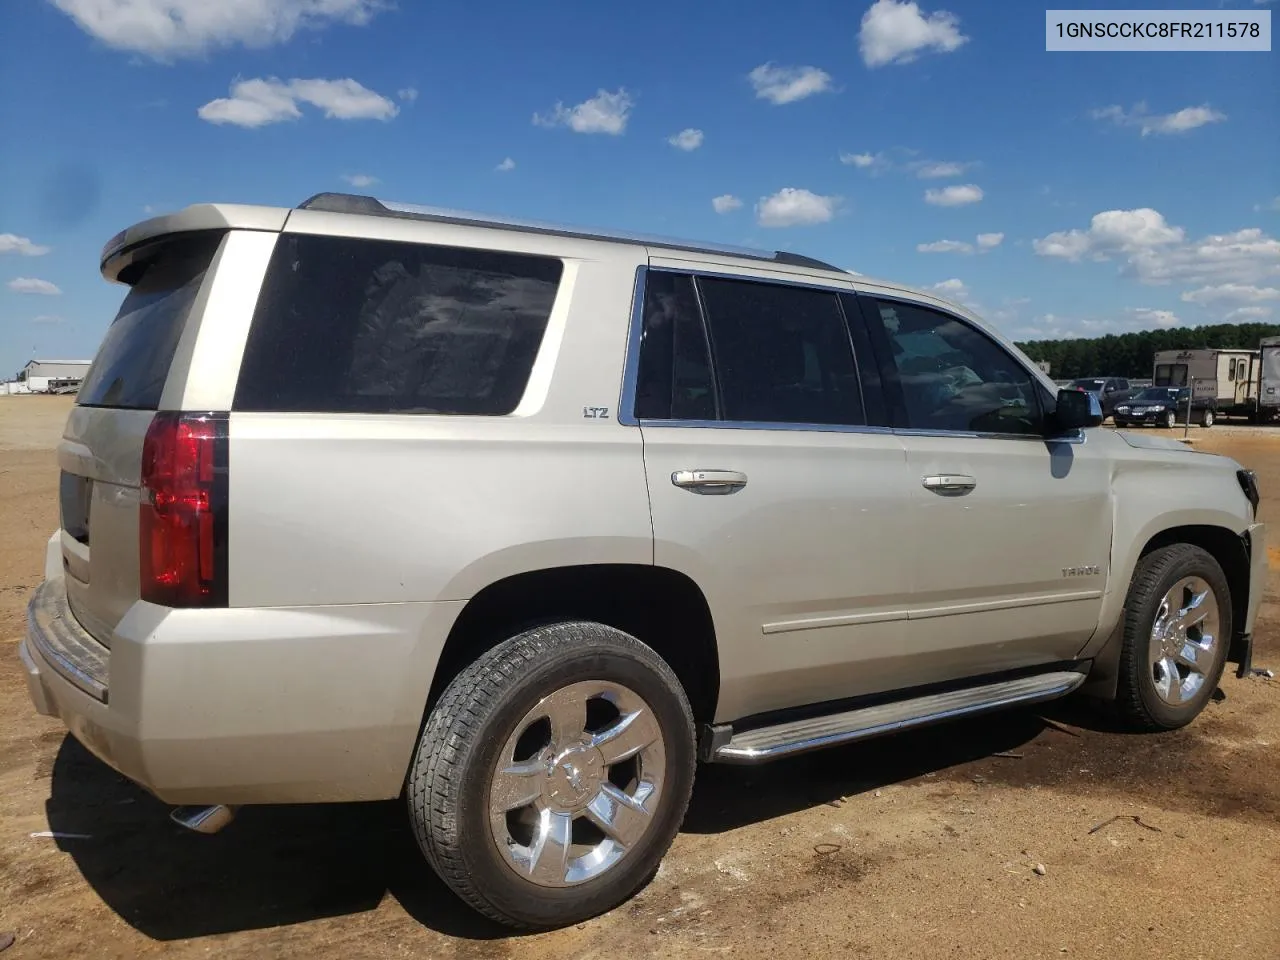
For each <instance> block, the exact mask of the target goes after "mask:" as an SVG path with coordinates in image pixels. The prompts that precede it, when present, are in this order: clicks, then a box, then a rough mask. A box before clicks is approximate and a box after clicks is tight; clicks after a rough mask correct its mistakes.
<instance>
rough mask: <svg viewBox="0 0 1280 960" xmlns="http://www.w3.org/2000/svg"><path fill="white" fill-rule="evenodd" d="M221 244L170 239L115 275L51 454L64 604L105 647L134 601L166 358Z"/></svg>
mask: <svg viewBox="0 0 1280 960" xmlns="http://www.w3.org/2000/svg"><path fill="white" fill-rule="evenodd" d="M223 235H224V234H223V232H221V231H219V232H202V233H198V234H188V235H184V236H179V237H171V238H168V239H166V240H165V241H163V242H161V243H158V244H155V245H153V246H152V247H151V248H149V249H148V250H146V251H145V252H143V253H142V254H141V255H136V256H135V257H134V259H133V261H132V262H131V263H130V265H129V267H128V268H127V269H126V270H125V271H124V272H122V274H121V276H120V279H121V280H122V281H123V282H125V283H127V284H128V285H129V292H128V294H127V295H126V296H125V298H124V303H123V304H121V306H120V310H119V312H118V313H117V314H116V317H115V319H114V320H113V321H112V323H111V326H110V327H109V328H108V329H107V333H106V336H105V337H104V338H103V341H102V345H101V346H100V347H99V348H98V353H97V356H96V357H95V359H94V361H93V365H92V366H91V367H90V368H89V373H88V375H87V376H86V377H85V380H84V383H83V384H82V385H81V388H80V392H79V395H78V397H77V400H76V406H75V408H74V409H73V410H72V413H71V415H70V417H69V418H68V421H67V426H66V429H65V431H64V434H63V440H62V443H61V444H60V445H59V447H58V466H59V469H60V471H61V476H60V479H59V506H60V514H61V527H62V531H61V541H62V561H63V570H64V573H65V575H66V585H67V599H68V601H69V603H70V606H71V611H72V613H73V614H74V615H75V617H76V619H77V620H79V622H80V624H81V625H82V626H83V627H84V628H85V629H86V630H87V631H89V633H91V634H93V636H94V637H95V638H96V639H97V640H98V641H99V642H101V643H103V644H104V645H106V646H110V644H111V637H112V632H113V631H114V629H115V627H116V625H117V624H118V623H119V622H120V620H121V618H123V616H124V615H125V613H126V612H127V611H128V610H129V608H130V607H131V606H132V605H133V604H134V603H135V602H136V601H137V600H138V599H139V596H140V589H139V504H140V500H141V496H142V492H141V475H142V454H143V442H144V440H145V438H146V435H147V430H148V428H149V427H150V426H151V422H152V420H153V418H154V417H155V413H156V411H157V410H158V409H159V408H160V405H161V398H162V396H163V395H164V391H165V385H166V382H167V381H168V380H169V378H170V375H171V373H172V374H174V375H176V376H179V377H180V376H183V375H184V373H183V371H182V370H178V369H174V368H175V367H177V366H181V365H182V364H181V362H179V363H178V364H175V360H174V358H175V356H177V355H179V354H180V350H179V347H180V343H181V341H182V339H183V333H184V331H185V330H186V328H187V325H188V321H189V320H190V319H191V318H192V315H193V312H194V311H193V307H194V305H195V304H196V302H197V298H198V296H199V293H200V289H201V286H202V285H203V284H204V282H205V279H206V275H207V274H208V272H209V266H210V263H211V262H212V260H213V256H214V254H215V252H216V251H217V249H218V244H219V242H220V240H221V238H222V236H223ZM186 352H187V353H189V349H188V350H187V351H186Z"/></svg>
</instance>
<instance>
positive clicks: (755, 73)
mask: <svg viewBox="0 0 1280 960" xmlns="http://www.w3.org/2000/svg"><path fill="white" fill-rule="evenodd" d="M747 76H748V79H750V80H751V85H752V86H753V87H755V91H756V96H757V97H759V98H760V99H761V100H768V101H769V102H770V103H779V104H780V103H792V102H793V101H796V100H803V99H804V98H805V97H811V96H813V95H814V94H815V93H827V92H828V91H830V90H831V89H832V81H831V75H830V74H829V73H827V72H826V71H825V70H819V69H818V68H817V67H808V66H806V67H779V66H775V65H774V64H773V63H762V64H761V65H760V66H758V67H756V68H755V69H754V70H752V71H751V73H749V74H748V75H747Z"/></svg>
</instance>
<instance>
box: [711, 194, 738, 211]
mask: <svg viewBox="0 0 1280 960" xmlns="http://www.w3.org/2000/svg"><path fill="white" fill-rule="evenodd" d="M741 206H742V201H741V200H739V199H738V198H737V197H735V196H734V195H733V194H732V193H722V194H720V196H718V197H712V198H711V207H712V209H714V210H715V212H716V213H731V212H732V211H734V210H737V209H738V208H739V207H741Z"/></svg>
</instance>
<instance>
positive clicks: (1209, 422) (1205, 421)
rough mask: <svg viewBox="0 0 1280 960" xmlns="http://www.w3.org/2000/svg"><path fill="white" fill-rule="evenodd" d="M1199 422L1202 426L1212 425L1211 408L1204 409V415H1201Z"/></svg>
mask: <svg viewBox="0 0 1280 960" xmlns="http://www.w3.org/2000/svg"><path fill="white" fill-rule="evenodd" d="M1200 423H1201V424H1203V425H1204V426H1206V427H1212V426H1213V411H1212V410H1206V411H1205V412H1204V417H1203V418H1201V420H1200Z"/></svg>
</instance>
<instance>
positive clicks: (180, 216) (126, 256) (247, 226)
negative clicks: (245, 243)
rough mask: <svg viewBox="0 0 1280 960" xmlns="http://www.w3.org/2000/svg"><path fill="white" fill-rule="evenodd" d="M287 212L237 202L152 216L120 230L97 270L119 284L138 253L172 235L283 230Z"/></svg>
mask: <svg viewBox="0 0 1280 960" xmlns="http://www.w3.org/2000/svg"><path fill="white" fill-rule="evenodd" d="M288 219H289V211H288V210H287V209H285V208H283V207H257V206H249V205H247V204H240V203H198V204H194V205H193V206H190V207H184V208H183V209H182V210H179V211H178V212H176V213H170V214H166V215H165V216H163V217H153V218H152V219H150V220H143V221H142V222H141V223H136V224H134V225H133V226H132V227H129V228H128V229H127V230H121V231H120V232H119V233H117V234H116V235H115V236H114V237H112V238H111V239H110V240H108V241H107V244H106V246H104V247H103V248H102V256H101V258H100V265H99V269H100V270H101V271H102V276H103V278H104V279H106V280H109V281H111V282H112V283H116V282H119V279H120V272H121V271H122V270H124V269H125V267H127V266H129V264H131V263H133V262H134V260H136V259H137V257H138V254H139V253H140V252H141V251H142V250H143V249H145V248H147V247H149V246H151V245H152V243H153V241H156V240H160V239H162V238H164V237H167V236H171V235H173V234H183V233H200V232H203V231H207V230H271V231H280V230H282V229H284V224H285V221H286V220H288Z"/></svg>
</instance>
